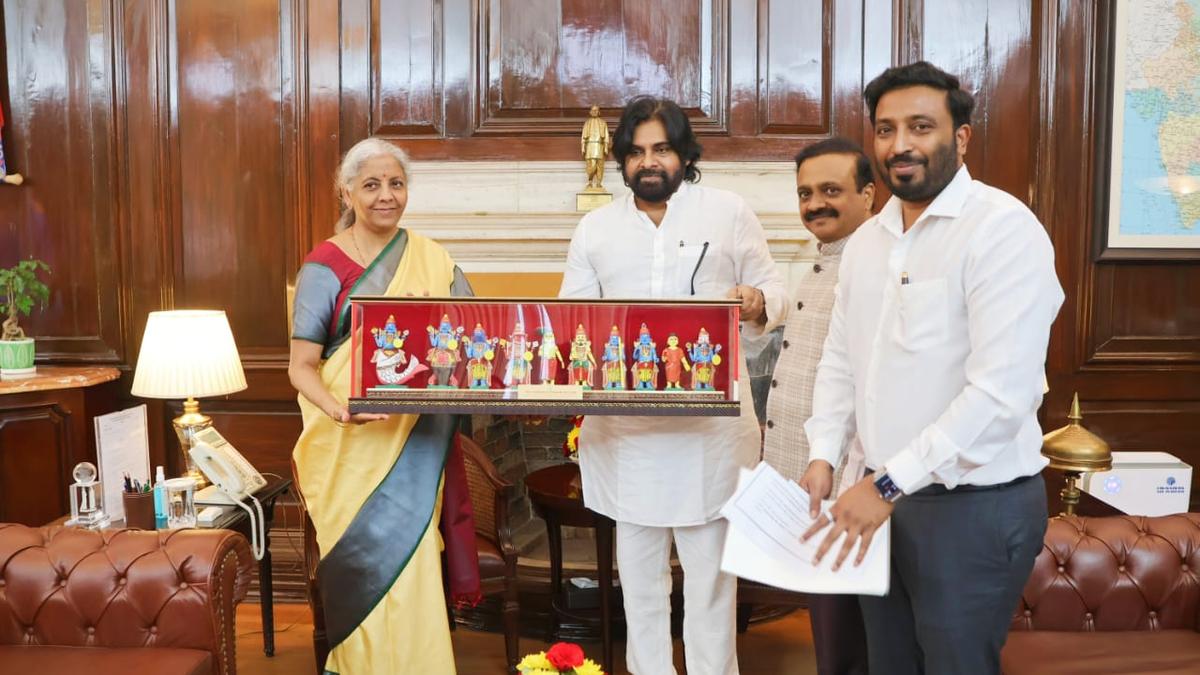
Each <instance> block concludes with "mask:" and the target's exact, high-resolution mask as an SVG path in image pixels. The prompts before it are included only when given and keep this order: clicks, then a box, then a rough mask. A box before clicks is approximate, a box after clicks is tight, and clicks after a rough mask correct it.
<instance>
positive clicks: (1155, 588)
mask: <svg viewBox="0 0 1200 675" xmlns="http://www.w3.org/2000/svg"><path fill="white" fill-rule="evenodd" d="M1001 668H1002V670H1003V671H1004V672H1005V673H1014V674H1019V675H1040V674H1043V673H1045V674H1049V673H1053V674H1054V675H1069V674H1072V673H1080V674H1083V673H1087V674H1088V675H1096V674H1098V673H1200V514H1197V513H1184V514H1178V515H1172V516H1163V517H1158V518H1144V517H1132V516H1116V517H1106V518H1079V517H1075V516H1065V517H1060V518H1055V519H1052V520H1051V521H1050V524H1049V528H1048V529H1047V531H1046V539H1045V546H1044V548H1043V549H1042V552H1041V554H1039V555H1038V558H1037V561H1036V562H1035V563H1034V567H1033V573H1032V574H1031V575H1030V578H1029V581H1028V583H1026V584H1025V590H1024V592H1023V593H1022V597H1021V602H1020V604H1019V606H1018V607H1017V611H1016V613H1015V615H1014V616H1013V621H1012V626H1011V629H1010V631H1009V634H1008V643H1007V644H1006V645H1005V647H1004V651H1003V652H1002V654H1001Z"/></svg>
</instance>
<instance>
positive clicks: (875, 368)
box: [805, 62, 1063, 675]
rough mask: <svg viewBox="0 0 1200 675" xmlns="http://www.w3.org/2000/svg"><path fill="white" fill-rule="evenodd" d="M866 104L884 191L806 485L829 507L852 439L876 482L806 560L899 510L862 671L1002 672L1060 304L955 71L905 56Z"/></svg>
mask: <svg viewBox="0 0 1200 675" xmlns="http://www.w3.org/2000/svg"><path fill="white" fill-rule="evenodd" d="M864 98H865V99H866V103H867V107H868V109H869V111H870V117H871V121H872V124H873V125H874V149H875V162H876V169H877V171H878V173H879V174H881V176H882V178H883V181H884V183H885V184H886V185H887V186H888V187H889V188H890V189H891V191H892V193H893V197H892V198H891V199H890V200H889V201H888V202H887V204H886V205H884V207H883V209H882V210H881V211H880V212H879V214H878V215H877V216H876V217H875V218H873V219H872V220H870V221H868V222H867V223H865V224H863V226H862V227H860V228H859V229H858V231H857V232H855V234H854V235H853V236H852V237H851V239H850V242H849V243H848V244H847V246H846V249H845V251H844V253H843V257H842V265H841V271H840V275H839V280H838V287H837V291H836V293H837V300H836V302H835V303H834V309H833V317H832V319H831V321H830V328H829V336H828V338H827V339H826V342H825V351H824V354H823V356H822V359H821V364H820V366H818V369H817V381H816V385H815V389H814V392H815V393H814V400H813V415H812V417H811V418H810V419H809V421H808V422H807V423H806V424H805V430H806V432H807V434H808V439H809V443H810V445H811V455H810V456H811V458H812V462H811V464H810V466H809V469H808V470H807V472H806V476H805V480H806V483H807V485H808V486H809V489H810V490H811V492H813V493H814V494H816V495H818V496H824V495H826V494H828V493H829V489H830V486H831V484H832V481H833V476H832V474H833V471H832V468H831V467H833V466H836V465H837V464H838V462H839V460H840V459H841V457H842V456H843V453H845V452H846V448H847V446H848V445H849V444H850V443H851V441H852V440H853V439H855V438H856V437H857V439H858V441H859V442H860V443H861V444H862V447H863V449H864V451H865V454H866V463H867V466H868V467H869V468H870V469H871V470H873V472H874V473H873V474H871V475H868V476H867V477H866V478H864V479H863V480H862V481H860V482H858V483H857V484H855V485H854V487H852V488H850V489H849V490H847V491H846V492H845V493H843V494H842V495H841V496H840V497H839V498H838V500H837V502H836V503H835V505H834V507H833V509H832V515H833V526H832V527H830V528H829V529H828V531H827V532H821V533H820V536H821V545H820V547H819V550H818V553H817V557H818V558H821V557H823V556H824V555H826V554H828V555H834V556H836V559H835V561H834V565H835V567H840V565H842V564H844V563H845V562H851V563H853V564H858V562H861V560H862V557H863V555H864V554H865V551H866V549H867V547H868V546H869V545H870V543H871V539H872V535H873V534H874V533H875V531H876V529H877V528H878V526H879V525H881V524H882V523H883V521H884V520H886V519H887V518H888V517H889V516H891V518H892V550H891V562H892V577H891V588H890V592H889V594H888V595H887V596H886V597H883V598H873V597H866V596H864V597H862V598H860V602H861V604H862V608H863V617H864V620H865V622H866V626H867V645H868V651H869V658H870V668H871V670H872V671H873V672H886V673H896V674H898V675H905V674H909V673H911V674H914V675H915V674H916V673H930V674H933V673H998V672H1000V648H1001V647H1002V646H1003V645H1004V640H1005V637H1006V635H1007V633H1008V625H1009V621H1010V618H1011V613H1012V611H1013V608H1014V607H1016V604H1017V600H1018V598H1019V597H1020V593H1021V589H1022V587H1023V586H1024V583H1025V581H1026V579H1027V578H1028V576H1029V572H1030V570H1031V569H1032V567H1033V561H1034V558H1035V557H1036V556H1037V553H1038V552H1039V551H1040V550H1041V547H1042V537H1043V535H1044V533H1045V529H1046V496H1045V486H1044V484H1043V482H1042V479H1041V477H1040V472H1041V470H1042V468H1043V467H1044V466H1045V464H1046V460H1045V459H1043V458H1042V456H1041V454H1040V449H1041V444H1042V432H1041V429H1040V428H1039V427H1038V422H1037V409H1038V407H1039V406H1040V405H1041V400H1042V384H1043V379H1042V373H1043V365H1044V363H1045V359H1046V345H1047V342H1048V340H1049V334H1050V325H1051V323H1052V322H1053V321H1054V317H1055V315H1056V314H1057V313H1058V309H1059V307H1060V306H1061V305H1062V301H1063V292H1062V288H1061V287H1060V285H1059V282H1058V279H1057V277H1056V276H1055V271H1054V251H1053V249H1052V247H1051V245H1050V239H1049V237H1048V236H1047V235H1046V231H1045V229H1044V228H1043V227H1042V225H1041V224H1040V223H1039V222H1038V221H1037V218H1036V217H1035V216H1034V215H1033V213H1031V212H1030V211H1029V209H1028V208H1026V207H1025V205H1024V204H1022V203H1021V202H1020V201H1018V200H1017V199H1015V198H1013V197H1012V196H1010V195H1008V194H1006V193H1004V192H1002V191H1000V190H997V189H995V188H992V187H989V186H987V185H984V184H983V183H980V182H977V181H972V180H971V176H970V174H969V173H968V172H967V168H966V166H964V165H963V156H964V155H965V153H966V150H967V143H968V142H969V141H970V138H971V127H970V118H971V109H972V107H973V105H974V102H973V100H972V98H971V96H970V94H969V93H967V92H966V91H964V90H962V89H961V88H960V87H959V83H958V80H957V79H956V78H954V77H953V76H951V75H948V74H947V73H945V72H943V71H941V70H939V69H937V68H935V67H934V66H932V65H930V64H928V63H925V62H919V63H914V64H911V65H907V66H901V67H896V68H891V69H888V70H887V71H885V72H884V73H883V74H882V75H880V76H879V77H877V78H876V79H875V80H873V81H872V82H871V83H870V84H869V85H868V86H867V88H866V91H865V92H864ZM824 520H825V519H824V517H822V519H821V522H819V523H818V524H817V525H816V526H814V528H813V531H810V532H809V533H808V534H807V535H806V536H814V532H815V531H816V530H817V529H818V528H820V527H823V526H824V524H825V523H824ZM842 533H846V534H847V536H846V541H845V544H844V545H840V546H838V547H836V548H834V547H833V543H834V541H835V539H836V538H837V537H838V536H839V535H841V534H842ZM859 544H861V545H859ZM856 545H858V548H857V555H856V556H855V558H853V559H852V560H847V556H848V554H849V553H850V552H851V550H852V549H854V547H855V546H856Z"/></svg>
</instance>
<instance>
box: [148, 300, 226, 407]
mask: <svg viewBox="0 0 1200 675" xmlns="http://www.w3.org/2000/svg"><path fill="white" fill-rule="evenodd" d="M245 388H246V375H245V373H243V372H242V360H241V357H239V356H238V350H237V345H236V344H234V342H233V332H232V331H231V330H230V329H229V320H228V319H227V318H226V317H225V312H222V311H218V310H172V311H166V312H150V318H149V320H148V321H147V322H146V332H145V333H144V334H143V335H142V349H141V351H140V352H139V353H138V362H137V370H136V371H135V372H134V374H133V388H132V392H131V393H132V394H133V395H134V396H142V397H145V398H168V399H176V398H183V399H185V398H203V397H206V396H223V395H225V394H232V393H234V392H237V391H242V390H243V389H245Z"/></svg>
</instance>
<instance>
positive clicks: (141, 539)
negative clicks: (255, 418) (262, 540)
mask: <svg viewBox="0 0 1200 675" xmlns="http://www.w3.org/2000/svg"><path fill="white" fill-rule="evenodd" d="M253 563H254V559H253V557H252V556H251V554H250V548H249V546H248V545H247V543H246V540H245V538H244V537H242V536H241V535H240V534H237V533H235V532H230V531H228V530H176V531H162V532H153V531H141V530H103V531H99V532H94V531H89V530H82V529H77V528H69V527H59V526H51V527H42V528H31V527H26V526H24V525H13V524H7V523H0V675H8V674H9V673H47V674H48V673H76V672H78V673H88V675H102V674H104V673H123V674H125V675H128V674H129V673H138V672H154V673H188V674H189V675H191V674H195V675H200V674H209V673H211V674H214V675H234V674H235V673H236V672H237V663H236V661H235V660H234V608H235V606H236V605H237V603H239V602H241V601H242V599H243V598H245V597H246V590H247V588H248V586H249V584H250V580H251V573H252V570H253Z"/></svg>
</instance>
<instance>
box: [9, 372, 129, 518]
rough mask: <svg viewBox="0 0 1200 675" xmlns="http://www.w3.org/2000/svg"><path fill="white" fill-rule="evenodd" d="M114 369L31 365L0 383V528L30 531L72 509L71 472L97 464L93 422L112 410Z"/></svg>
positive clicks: (114, 386) (114, 389)
mask: <svg viewBox="0 0 1200 675" xmlns="http://www.w3.org/2000/svg"><path fill="white" fill-rule="evenodd" d="M119 375H120V371H118V370H117V369H116V368H110V367H107V366H38V369H37V374H36V375H34V376H33V377H29V378H24V379H19V380H0V522H8V523H21V524H22V525H29V526H31V527H36V526H39V525H42V524H43V523H46V522H49V521H51V520H53V519H55V518H57V517H58V516H60V515H62V514H64V513H69V512H70V511H71V503H70V501H69V493H68V490H67V488H68V486H69V485H70V484H71V469H73V468H74V467H75V465H76V464H78V463H79V462H85V461H86V462H95V461H96V442H95V430H94V428H93V425H92V420H93V419H94V418H95V417H96V416H97V415H103V414H105V413H109V412H112V411H113V410H115V409H116V405H117V400H118V398H117V394H118V391H117V383H116V382H115V380H116V379H117V377H118V376H119Z"/></svg>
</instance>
